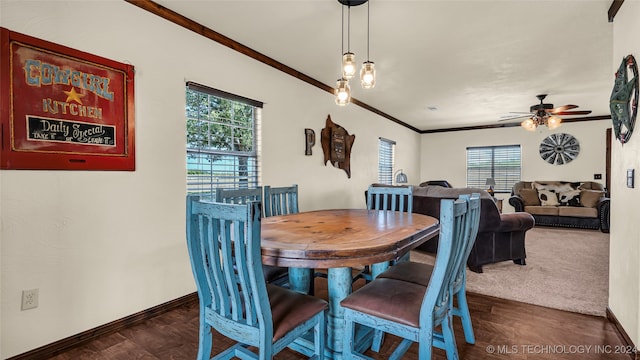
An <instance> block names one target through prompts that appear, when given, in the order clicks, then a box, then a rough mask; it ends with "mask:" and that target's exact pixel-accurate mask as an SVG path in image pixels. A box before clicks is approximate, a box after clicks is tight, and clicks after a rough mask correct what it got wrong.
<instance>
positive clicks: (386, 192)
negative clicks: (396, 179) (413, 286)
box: [353, 185, 413, 282]
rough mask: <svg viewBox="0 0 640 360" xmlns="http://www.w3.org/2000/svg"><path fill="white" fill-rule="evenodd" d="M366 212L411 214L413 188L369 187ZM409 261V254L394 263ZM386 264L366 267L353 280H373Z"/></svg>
mask: <svg viewBox="0 0 640 360" xmlns="http://www.w3.org/2000/svg"><path fill="white" fill-rule="evenodd" d="M367 210H393V211H404V212H407V213H411V212H413V186H401V187H400V186H373V185H371V186H369V188H368V189H367ZM408 259H409V254H408V253H407V255H406V256H405V257H403V258H402V259H399V260H397V261H394V262H393V263H396V262H404V261H407V260H408ZM387 267H388V263H382V264H376V265H367V266H365V267H364V269H363V270H362V271H361V272H359V273H358V274H357V275H356V276H354V278H353V280H354V281H355V280H357V279H358V278H364V279H365V280H366V281H367V282H368V281H371V280H373V278H374V276H375V273H379V272H381V271H384V270H385V269H386V268H387Z"/></svg>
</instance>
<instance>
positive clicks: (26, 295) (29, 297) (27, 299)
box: [22, 289, 38, 310]
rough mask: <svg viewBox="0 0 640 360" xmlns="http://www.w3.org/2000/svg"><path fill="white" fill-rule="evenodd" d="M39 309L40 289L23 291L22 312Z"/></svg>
mask: <svg viewBox="0 0 640 360" xmlns="http://www.w3.org/2000/svg"><path fill="white" fill-rule="evenodd" d="M37 307H38V289H31V290H22V310H29V309H34V308H37Z"/></svg>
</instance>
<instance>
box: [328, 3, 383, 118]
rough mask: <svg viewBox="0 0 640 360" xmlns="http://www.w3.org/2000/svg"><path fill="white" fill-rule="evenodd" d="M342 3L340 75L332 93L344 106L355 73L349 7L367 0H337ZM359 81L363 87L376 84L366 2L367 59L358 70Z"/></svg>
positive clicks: (370, 86) (347, 101) (337, 101)
mask: <svg viewBox="0 0 640 360" xmlns="http://www.w3.org/2000/svg"><path fill="white" fill-rule="evenodd" d="M338 2H339V3H340V4H342V5H343V6H342V39H341V42H342V49H341V50H342V51H341V54H342V59H341V60H342V61H341V71H342V76H341V78H340V79H338V81H337V83H336V88H335V91H334V94H335V96H336V104H338V105H340V106H345V105H347V104H349V102H351V88H350V87H349V80H350V79H351V78H353V77H354V76H355V74H356V68H357V66H356V55H355V54H354V53H352V52H351V7H352V6H358V5H362V4H364V3H366V2H368V0H338ZM345 6H346V7H347V51H346V52H345V51H344V7H345ZM360 83H361V85H362V87H363V88H365V89H371V88H373V87H374V86H375V84H376V70H375V68H374V63H373V62H372V61H369V7H368V4H367V61H365V62H364V63H363V64H362V69H361V71H360Z"/></svg>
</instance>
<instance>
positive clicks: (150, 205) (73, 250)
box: [0, 0, 420, 359]
mask: <svg viewBox="0 0 640 360" xmlns="http://www.w3.org/2000/svg"><path fill="white" fill-rule="evenodd" d="M0 26H2V27H5V28H8V29H10V30H12V31H16V32H20V33H24V34H28V35H31V36H35V37H38V38H42V39H44V40H48V41H52V42H55V43H59V44H62V45H65V46H69V47H72V48H76V49H79V50H82V51H86V52H89V53H92V54H96V55H100V56H104V57H107V58H110V59H113V60H116V61H120V62H127V63H131V64H133V65H134V66H135V71H136V72H135V82H136V83H135V123H136V171H135V172H102V171H14V170H8V171H7V170H5V171H1V172H0V215H1V216H2V218H1V225H2V227H1V230H0V266H1V277H0V282H1V283H0V285H1V287H0V289H1V294H0V302H1V308H0V314H1V327H0V338H1V340H0V358H3V359H4V358H7V357H11V356H13V355H16V354H20V353H24V352H26V351H28V350H31V349H34V348H36V347H39V346H42V345H46V344H49V343H51V342H54V341H56V340H59V339H62V338H65V337H68V336H71V335H74V334H77V333H79V332H82V331H84V330H87V329H91V328H94V327H96V326H99V325H102V324H105V323H108V322H110V321H113V320H116V319H120V318H122V317H125V316H127V315H130V314H133V313H136V312H138V311H141V310H144V309H147V308H150V307H152V306H155V305H157V304H161V303H163V302H166V301H169V300H172V299H175V298H178V297H180V296H183V295H185V294H188V293H191V292H193V291H195V286H194V283H193V280H192V275H191V269H190V266H189V262H188V256H187V252H186V248H185V226H184V223H185V220H184V216H185V215H184V211H185V206H184V196H185V191H186V181H185V135H184V134H185V115H184V108H185V104H184V102H185V100H184V98H185V81H195V82H198V83H201V84H204V85H207V86H210V87H214V88H218V89H221V90H224V91H228V92H231V93H235V94H238V95H241V96H245V97H249V98H253V99H256V100H259V101H263V102H264V103H265V107H264V111H263V124H262V134H263V139H262V156H263V159H262V160H263V167H262V171H263V173H262V182H263V184H272V185H274V186H279V185H288V184H292V183H297V184H299V186H300V195H301V196H300V207H301V209H302V210H311V209H320V208H342V207H363V206H364V195H363V191H364V190H365V189H366V187H367V186H368V184H370V183H372V182H375V181H376V180H377V146H378V145H377V141H378V137H379V136H384V137H386V138H389V139H393V140H396V141H397V142H398V145H397V148H396V150H397V151H396V159H397V164H398V168H403V169H404V170H405V172H406V173H407V174H408V176H409V179H410V180H411V181H412V182H413V180H414V179H415V180H417V178H418V175H419V167H420V160H419V156H420V155H419V154H418V153H417V152H416V151H415V149H418V148H419V142H420V135H419V134H417V133H415V132H413V131H411V130H407V129H406V128H404V127H401V126H399V125H396V124H395V123H392V122H390V121H388V120H386V119H383V118H381V117H379V116H377V115H375V114H372V113H370V112H368V111H364V110H362V109H361V108H358V107H356V106H354V105H350V106H348V107H346V108H338V107H337V106H336V105H335V104H334V102H333V96H332V95H331V94H329V93H326V92H324V91H321V90H319V89H317V88H314V87H312V86H310V85H307V84H306V83H303V82H301V81H299V80H297V79H295V78H293V77H290V76H288V75H286V74H284V73H281V72H279V71H277V70H275V69H273V68H271V67H268V66H266V65H263V64H261V63H258V62H256V61H254V60H252V59H250V58H247V57H245V56H243V55H241V54H239V53H236V52H234V51H232V50H230V49H227V48H225V47H222V46H220V45H218V44H216V43H213V42H212V41H210V40H207V39H205V38H202V37H200V36H198V35H196V34H194V33H192V32H189V31H187V30H184V29H182V28H179V27H178V26H176V25H173V24H171V23H169V22H167V21H165V20H163V19H160V18H158V17H156V16H154V15H152V14H150V13H147V12H145V11H144V10H141V9H139V8H137V7H135V6H133V5H130V4H127V3H126V2H124V1H91V2H79V1H10V0H6V1H5V0H3V1H0ZM281 60H286V59H281ZM328 114H330V115H331V117H332V119H333V121H334V122H336V123H338V124H340V125H342V126H344V127H345V128H346V129H347V130H348V131H349V133H351V134H355V135H356V140H355V143H354V147H353V152H352V157H351V173H352V177H351V179H348V178H347V176H346V174H345V172H344V171H343V170H340V169H337V168H333V167H331V166H330V165H328V166H325V165H324V164H323V156H322V151H321V146H320V130H321V129H322V128H323V127H324V124H325V119H326V117H327V115H328ZM305 128H312V129H314V130H315V132H316V139H317V141H316V146H315V147H314V148H313V156H305V155H304V129H305ZM32 288H39V289H40V306H39V307H38V308H36V309H33V310H27V311H20V296H21V291H22V290H23V289H32Z"/></svg>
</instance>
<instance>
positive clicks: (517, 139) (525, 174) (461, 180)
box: [420, 120, 611, 212]
mask: <svg viewBox="0 0 640 360" xmlns="http://www.w3.org/2000/svg"><path fill="white" fill-rule="evenodd" d="M610 127H611V121H610V120H600V121H587V122H572V123H565V124H563V125H562V126H561V127H560V128H558V129H555V130H553V131H551V130H549V129H548V128H547V127H544V126H543V127H539V128H538V129H537V130H536V131H535V132H529V131H526V130H524V129H522V128H521V127H510V128H500V129H485V130H468V131H455V132H444V133H434V134H424V135H422V144H421V150H420V154H421V160H420V181H427V180H440V179H443V180H448V181H449V182H450V183H451V184H452V185H453V186H457V187H464V186H466V181H467V174H466V161H467V158H466V156H467V154H466V149H467V147H469V146H493V145H518V144H519V145H520V146H521V147H520V150H521V153H522V177H521V178H522V180H523V181H533V180H564V181H596V182H600V183H602V184H604V183H605V167H606V156H605V155H606V154H605V151H606V129H607V128H610ZM561 132H562V133H567V134H571V135H573V136H574V137H575V138H576V139H578V141H579V142H580V153H579V155H578V157H577V158H576V159H575V160H573V161H571V162H570V163H568V164H565V165H551V164H549V163H548V162H546V161H544V160H543V159H542V158H541V157H540V153H539V147H540V142H541V141H542V140H543V139H544V138H546V137H547V136H549V135H550V134H552V133H561ZM594 174H602V180H594V179H593V177H594V176H593V175H594ZM508 196H509V194H496V197H498V198H502V199H505V201H504V202H503V205H502V206H503V212H512V211H513V207H511V206H510V205H509V204H508V202H507V201H506V199H507V198H508Z"/></svg>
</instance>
